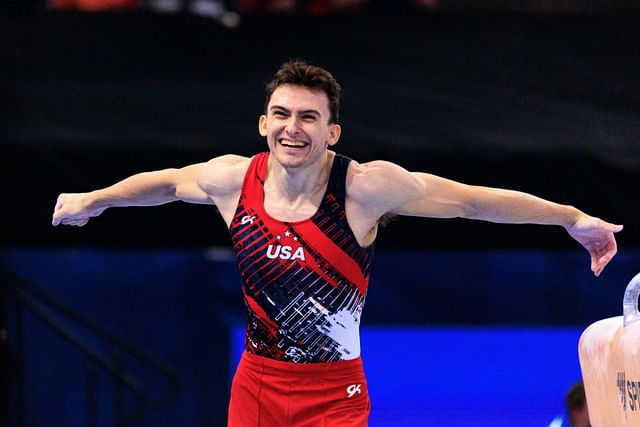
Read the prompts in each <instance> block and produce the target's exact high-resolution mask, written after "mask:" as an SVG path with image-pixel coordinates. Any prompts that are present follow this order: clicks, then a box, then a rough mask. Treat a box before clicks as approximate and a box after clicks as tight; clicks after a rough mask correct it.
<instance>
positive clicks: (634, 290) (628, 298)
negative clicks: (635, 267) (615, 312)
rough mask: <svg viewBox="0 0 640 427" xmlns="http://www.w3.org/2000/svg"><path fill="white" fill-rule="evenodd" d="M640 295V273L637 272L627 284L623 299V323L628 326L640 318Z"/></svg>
mask: <svg viewBox="0 0 640 427" xmlns="http://www.w3.org/2000/svg"><path fill="white" fill-rule="evenodd" d="M639 295H640V273H638V274H636V275H635V276H634V278H633V279H631V281H630V282H629V284H628V285H627V289H626V290H625V291H624V298H623V299H622V315H623V316H624V319H623V323H622V324H623V325H624V326H627V325H630V324H632V323H633V322H637V321H638V320H640V312H639V311H638V296H639Z"/></svg>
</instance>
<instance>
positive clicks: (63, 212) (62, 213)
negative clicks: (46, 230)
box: [51, 193, 106, 227]
mask: <svg viewBox="0 0 640 427" xmlns="http://www.w3.org/2000/svg"><path fill="white" fill-rule="evenodd" d="M91 194H92V193H71V194H65V193H63V194H60V195H59V196H58V200H57V201H56V206H55V208H54V209H53V218H52V221H51V224H53V225H54V226H56V225H59V224H63V225H76V226H78V227H82V226H83V225H85V224H86V223H87V222H89V219H90V218H92V217H94V216H98V215H100V214H101V213H102V212H104V210H105V209H106V208H95V207H92V206H94V203H93V202H94V201H93V197H92V196H91Z"/></svg>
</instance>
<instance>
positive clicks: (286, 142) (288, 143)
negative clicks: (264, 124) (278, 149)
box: [279, 138, 307, 148]
mask: <svg viewBox="0 0 640 427" xmlns="http://www.w3.org/2000/svg"><path fill="white" fill-rule="evenodd" d="M279 142H280V145H282V146H284V147H289V148H303V147H306V146H307V143H306V142H304V141H299V140H292V139H284V138H282V139H280V140H279Z"/></svg>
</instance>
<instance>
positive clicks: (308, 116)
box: [302, 114, 316, 122]
mask: <svg viewBox="0 0 640 427" xmlns="http://www.w3.org/2000/svg"><path fill="white" fill-rule="evenodd" d="M302 120H304V121H305V122H314V121H315V120H316V116H314V115H313V114H305V115H303V116H302Z"/></svg>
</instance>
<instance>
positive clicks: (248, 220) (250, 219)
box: [240, 215, 256, 225]
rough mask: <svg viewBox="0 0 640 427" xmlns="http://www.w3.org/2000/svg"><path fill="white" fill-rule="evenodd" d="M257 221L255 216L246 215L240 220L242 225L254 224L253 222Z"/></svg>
mask: <svg viewBox="0 0 640 427" xmlns="http://www.w3.org/2000/svg"><path fill="white" fill-rule="evenodd" d="M254 219H256V217H255V215H254V216H249V215H245V216H243V217H242V219H241V220H240V223H241V224H242V225H245V224H253V220H254Z"/></svg>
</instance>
